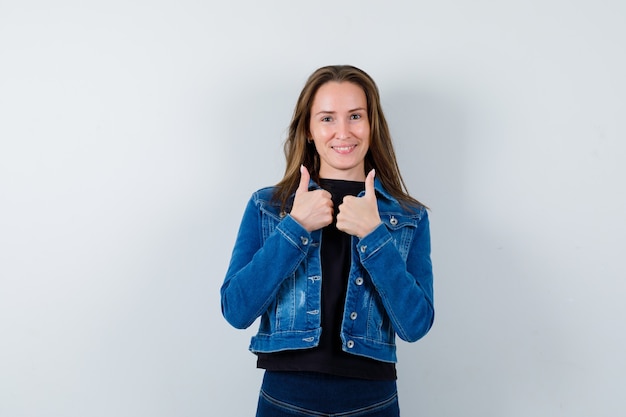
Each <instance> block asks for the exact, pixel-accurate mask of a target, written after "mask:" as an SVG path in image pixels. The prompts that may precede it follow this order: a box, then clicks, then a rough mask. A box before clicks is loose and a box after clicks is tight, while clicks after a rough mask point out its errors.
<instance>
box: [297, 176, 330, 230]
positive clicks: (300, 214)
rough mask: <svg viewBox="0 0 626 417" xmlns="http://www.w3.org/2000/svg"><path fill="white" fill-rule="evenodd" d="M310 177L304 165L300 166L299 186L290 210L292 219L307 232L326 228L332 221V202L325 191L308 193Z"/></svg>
mask: <svg viewBox="0 0 626 417" xmlns="http://www.w3.org/2000/svg"><path fill="white" fill-rule="evenodd" d="M310 178H311V175H310V174H309V170H308V169H306V167H305V166H304V165H301V166H300V184H299V185H298V189H297V190H296V195H295V198H294V200H293V207H292V208H291V213H290V214H291V217H293V218H294V219H295V220H296V221H297V222H298V223H299V224H300V225H301V226H302V227H304V228H305V229H306V230H307V232H309V233H311V232H312V231H314V230H318V229H321V228H323V227H325V226H328V225H329V224H331V223H332V221H333V201H332V199H331V195H330V193H329V192H328V191H326V190H313V191H309V180H310Z"/></svg>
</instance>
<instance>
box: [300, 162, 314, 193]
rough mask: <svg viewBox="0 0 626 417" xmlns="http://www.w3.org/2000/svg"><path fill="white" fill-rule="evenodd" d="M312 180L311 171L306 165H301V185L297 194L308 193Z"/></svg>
mask: <svg viewBox="0 0 626 417" xmlns="http://www.w3.org/2000/svg"><path fill="white" fill-rule="evenodd" d="M310 179H311V175H310V174H309V170H308V169H306V167H305V166H304V165H300V184H298V189H297V190H296V194H301V193H306V192H308V191H309V180H310Z"/></svg>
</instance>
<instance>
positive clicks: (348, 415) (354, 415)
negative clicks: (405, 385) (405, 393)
mask: <svg viewBox="0 0 626 417" xmlns="http://www.w3.org/2000/svg"><path fill="white" fill-rule="evenodd" d="M397 398H398V393H397V392H395V393H394V394H393V395H392V396H391V397H389V398H387V399H386V400H383V401H381V402H379V403H376V404H372V405H368V406H367V407H363V408H359V409H357V410H352V411H346V412H345V413H336V414H330V415H331V416H332V417H358V416H363V415H367V414H369V413H371V412H373V411H379V410H383V409H385V408H387V407H389V405H391V404H393V403H394V402H395V401H396V400H397Z"/></svg>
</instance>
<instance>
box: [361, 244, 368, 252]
mask: <svg viewBox="0 0 626 417" xmlns="http://www.w3.org/2000/svg"><path fill="white" fill-rule="evenodd" d="M366 250H367V245H362V246H361V253H365V251H366Z"/></svg>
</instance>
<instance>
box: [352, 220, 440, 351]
mask: <svg viewBox="0 0 626 417" xmlns="http://www.w3.org/2000/svg"><path fill="white" fill-rule="evenodd" d="M357 251H358V253H359V256H360V259H361V264H362V265H363V267H364V268H365V269H366V270H367V272H368V273H369V275H370V277H371V279H372V282H373V284H374V286H375V288H376V290H377V292H378V294H379V295H380V298H381V300H382V302H383V305H384V307H385V310H386V311H387V314H388V316H389V318H390V320H391V323H392V325H393V328H394V330H395V331H396V334H398V336H399V337H400V338H401V339H402V340H406V341H409V342H414V341H416V340H418V339H420V338H421V337H423V336H424V335H425V334H426V333H428V331H429V330H430V328H431V327H432V324H433V321H434V315H435V311H434V307H433V272H432V263H431V259H430V226H429V220H428V212H427V211H426V210H425V209H424V210H423V214H422V217H421V218H420V220H419V221H418V224H417V229H416V231H415V233H414V235H413V239H412V241H411V244H410V248H409V252H408V255H407V260H406V262H405V261H404V260H403V258H402V256H401V255H400V252H399V251H398V249H397V247H396V245H395V244H394V242H393V238H392V236H391V233H390V232H389V230H388V229H387V227H386V226H385V225H384V224H383V223H381V224H380V225H379V226H378V227H377V228H376V229H374V230H373V231H372V232H371V233H370V234H368V235H367V236H364V237H363V238H362V239H360V240H359V241H358V243H357Z"/></svg>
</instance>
